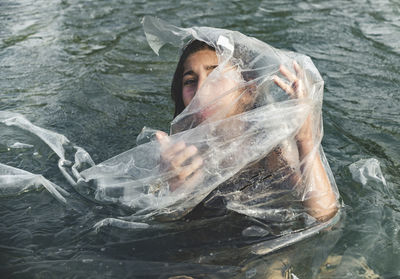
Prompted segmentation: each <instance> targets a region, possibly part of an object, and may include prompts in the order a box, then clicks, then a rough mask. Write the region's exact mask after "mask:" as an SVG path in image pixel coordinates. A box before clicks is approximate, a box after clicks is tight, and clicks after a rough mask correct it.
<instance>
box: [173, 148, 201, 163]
mask: <svg viewBox="0 0 400 279" xmlns="http://www.w3.org/2000/svg"><path fill="white" fill-rule="evenodd" d="M196 153H197V148H196V147H195V146H194V145H191V146H189V147H187V148H185V149H184V150H182V151H181V152H180V153H179V154H178V155H176V156H175V158H174V159H173V160H172V161H171V165H172V166H173V167H175V168H179V167H181V165H182V163H183V162H185V161H186V160H187V159H189V158H191V157H193V156H194V155H195V154H196Z"/></svg>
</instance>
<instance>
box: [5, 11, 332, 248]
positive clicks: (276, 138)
mask: <svg viewBox="0 0 400 279" xmlns="http://www.w3.org/2000/svg"><path fill="white" fill-rule="evenodd" d="M143 26H144V31H145V34H146V37H147V40H148V42H149V44H150V46H151V47H152V49H153V50H154V51H155V52H156V53H158V52H159V50H160V48H161V47H162V46H163V45H164V44H166V43H171V44H173V45H176V46H178V47H182V46H183V45H184V44H185V43H187V42H188V40H192V39H196V40H199V41H203V42H205V43H207V44H208V45H209V46H212V47H213V48H214V49H215V52H216V55H217V57H218V66H217V67H216V68H215V69H214V70H213V71H212V72H211V73H210V74H209V75H208V77H207V79H206V80H205V81H204V84H203V85H202V86H201V88H200V89H199V90H198V91H197V92H196V95H195V96H194V98H193V100H192V101H191V102H190V104H189V105H188V106H186V108H185V109H184V111H183V112H182V113H180V114H179V115H178V116H177V117H175V119H174V120H173V121H172V123H171V129H170V130H171V134H170V135H169V136H168V137H167V138H168V143H167V144H165V143H164V144H162V143H161V142H160V140H158V139H157V138H156V136H155V134H156V133H157V132H156V131H154V130H151V129H148V128H145V129H143V132H142V134H141V135H139V137H138V144H139V145H138V146H137V147H135V148H133V149H131V150H128V151H126V152H124V153H122V154H120V155H117V156H115V157H114V158H111V159H109V160H106V161H105V162H102V163H99V164H97V165H95V164H94V162H93V161H92V159H91V158H90V155H89V154H88V153H87V152H86V151H85V150H83V149H82V148H80V147H77V146H73V145H72V144H71V143H70V142H69V140H68V139H66V138H65V137H64V136H62V135H59V134H56V133H54V132H51V131H48V130H45V129H42V128H39V127H37V126H35V125H33V124H32V123H30V122H29V121H28V120H27V119H25V118H24V117H23V116H21V115H19V114H15V113H10V112H1V114H0V120H1V122H2V123H4V124H6V125H9V126H10V125H14V126H18V127H20V128H22V129H25V130H27V131H30V132H32V133H34V134H35V135H37V136H39V137H40V138H41V139H42V140H43V141H44V142H46V143H47V144H48V145H49V147H50V148H52V149H53V151H54V152H55V153H56V154H57V155H58V156H59V158H60V160H59V168H60V170H61V172H62V173H63V174H64V176H65V177H66V179H67V180H68V181H69V183H70V184H71V185H72V186H74V188H75V189H76V190H77V191H78V192H79V193H81V194H82V195H84V196H85V197H87V198H89V199H94V200H96V201H98V202H103V203H115V204H119V205H121V206H125V207H128V208H130V209H132V210H133V212H134V213H133V214H132V216H130V217H129V218H121V219H113V218H107V219H104V220H102V221H100V222H98V223H97V224H96V225H95V228H96V230H97V229H99V228H101V227H102V226H105V225H115V226H117V227H121V228H129V229H147V228H148V227H149V226H148V225H147V223H149V224H150V223H152V224H154V222H155V221H172V220H181V219H185V218H187V219H203V218H206V217H207V216H219V215H220V216H223V215H225V214H229V212H234V213H235V214H238V216H243V217H244V218H249V219H250V220H253V221H252V222H253V224H252V225H246V226H244V227H242V228H240V230H241V231H242V236H243V237H250V238H254V237H259V238H265V237H268V239H269V240H268V241H266V242H261V243H258V244H257V245H254V246H252V248H251V252H252V253H253V254H266V253H270V252H272V251H275V250H276V249H279V248H281V247H285V246H287V245H289V244H292V243H294V242H297V241H299V240H301V239H303V238H305V237H308V236H310V235H313V234H315V233H318V232H319V231H320V230H322V229H324V228H326V227H328V226H330V225H332V224H333V223H335V222H336V221H337V218H338V217H337V216H338V215H337V214H336V212H337V209H338V207H339V203H338V199H339V195H338V190H337V187H336V184H335V181H334V179H333V175H332V173H331V170H330V168H329V165H328V163H327V160H326V158H325V155H324V153H323V150H322V147H321V139H322V136H323V131H322V130H323V129H322V121H321V119H322V115H321V107H322V95H323V84H324V83H323V80H322V78H321V76H320V74H319V72H318V70H317V69H316V67H315V66H314V64H313V63H312V61H311V59H310V58H309V57H307V56H305V55H302V54H298V53H294V52H290V51H283V50H278V49H275V48H273V47H271V46H269V45H268V44H266V43H264V42H261V41H259V40H257V39H254V38H251V37H247V36H245V35H243V34H241V33H239V32H235V31H230V30H223V29H215V28H208V27H193V28H178V27H175V26H172V25H169V24H167V23H165V22H162V21H160V20H158V19H154V18H144V20H143ZM282 67H284V69H286V70H288V71H290V73H291V74H292V75H293V76H294V77H295V82H291V81H290V80H285V79H287V78H288V76H289V75H290V74H287V73H286V74H285V72H284V71H285V70H282V69H283V68H282ZM277 77H280V79H279V80H281V81H283V80H285V81H286V83H287V88H286V90H284V89H285V88H283V87H284V86H283V85H282V84H281V85H280V86H279V85H278V83H277ZM298 89H299V90H298ZM291 92H292V93H291ZM305 139H306V140H305ZM146 141H147V142H146ZM176 144H184V145H185V146H186V147H191V146H193V147H195V149H196V150H197V156H199V157H201V162H202V164H201V167H199V169H198V170H197V171H196V173H197V174H199V175H198V176H196V179H191V180H188V181H186V182H184V183H181V184H180V185H179V186H178V187H172V181H174V179H175V178H176V176H177V175H178V174H177V172H176V170H175V171H172V170H171V169H170V168H167V167H165V162H163V159H162V158H164V156H163V155H164V153H165V152H166V151H167V150H168V149H169V148H171V147H172V146H174V145H176ZM67 147H68V150H69V151H68V152H71V150H73V154H74V155H73V156H69V157H70V158H69V159H68V160H67V159H66V155H65V152H66V151H65V150H66V148H67ZM186 163H187V164H190V162H186ZM184 167H185V165H184V164H183V165H182V169H181V170H183V168H184ZM0 174H1V177H0V179H1V181H3V182H4V181H5V182H6V183H5V184H4V183H3V184H4V185H8V184H10V183H9V181H13V183H14V182H18V181H21V182H18V183H17V185H23V184H26V183H24V182H23V179H25V178H27V179H29V183H27V184H32V185H38V184H41V185H43V186H45V187H46V188H47V189H48V190H49V191H51V192H52V194H53V195H54V196H56V197H57V198H58V199H59V200H61V201H63V202H65V199H63V197H62V195H66V194H68V193H65V191H64V190H62V189H61V188H60V187H58V186H56V185H54V184H52V183H51V182H49V181H47V180H45V179H44V178H43V177H41V176H37V175H34V174H30V173H26V172H24V171H22V170H17V169H14V168H11V167H8V166H5V165H0ZM10 175H14V178H10ZM7 183H8V184H7ZM17 189H19V190H14V193H17V192H18V191H23V190H24V188H23V187H22V186H21V187H19V186H18V188H17ZM6 191H8V190H2V192H1V194H2V195H3V194H4V193H5V192H6ZM335 214H336V215H335ZM334 216H336V217H334ZM246 224H247V223H246Z"/></svg>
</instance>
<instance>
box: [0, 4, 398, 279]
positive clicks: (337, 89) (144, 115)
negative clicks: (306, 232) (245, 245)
mask: <svg viewBox="0 0 400 279" xmlns="http://www.w3.org/2000/svg"><path fill="white" fill-rule="evenodd" d="M399 14H400V3H399V2H398V1H362V0H356V1H344V0H343V1H339V0H335V1H303V2H300V3H299V2H298V1H289V0H286V1H261V0H260V1H202V2H195V3H193V2H192V1H168V2H165V1H128V0H126V1H123V0H120V1H116V0H111V1H105V0H104V1H82V0H64V1H40V0H39V1H30V0H19V1H7V0H1V2H0V96H1V98H0V110H8V111H13V112H18V113H21V114H23V115H25V116H26V117H27V118H28V119H29V120H31V121H32V122H33V123H34V124H35V125H38V126H41V127H44V128H46V129H49V130H52V131H56V132H58V133H60V134H63V135H65V136H67V137H68V138H69V139H70V140H72V141H73V142H74V143H75V144H76V145H79V146H81V147H83V148H84V149H85V150H87V151H88V152H89V153H90V154H91V155H92V158H93V159H94V161H95V162H96V163H99V162H101V161H103V160H105V159H108V158H110V157H112V156H114V155H116V154H119V153H121V152H123V151H125V150H127V149H130V148H132V147H134V146H135V139H136V136H137V135H138V133H139V132H140V130H141V129H142V127H143V126H144V125H145V126H150V127H152V128H155V129H161V130H165V131H167V130H168V127H169V122H170V121H171V119H172V113H173V104H172V102H171V101H170V98H169V85H170V81H171V77H172V73H173V71H174V67H175V63H176V61H177V58H178V54H179V53H178V51H177V50H176V49H174V48H172V47H166V48H164V49H163V50H162V51H161V56H160V57H157V56H156V55H155V54H154V53H153V52H152V51H151V49H150V48H149V46H148V44H147V42H146V40H145V36H144V34H143V31H142V28H141V24H140V21H141V19H142V17H143V16H144V15H153V16H158V17H161V18H163V19H164V20H166V21H169V22H170V23H172V24H175V25H178V26H182V27H190V26H194V25H197V26H199V25H204V26H212V27H220V28H226V29H233V30H238V31H240V32H242V33H244V34H246V35H249V36H254V37H256V38H258V39H260V40H262V41H265V42H268V43H269V44H271V45H273V46H275V47H278V48H284V49H289V50H294V51H297V52H301V53H304V54H307V55H309V56H310V57H311V58H312V59H313V61H314V63H315V65H316V66H317V68H318V69H319V71H320V73H321V75H322V77H323V78H324V80H325V95H324V107H323V116H324V128H325V130H324V132H325V137H324V140H323V146H324V150H325V152H326V155H327V158H328V160H329V163H330V165H331V167H332V170H333V173H334V175H335V178H336V181H337V184H338V187H339V191H340V193H341V195H342V198H343V202H344V204H345V208H344V215H343V218H342V221H341V222H340V224H339V226H338V228H335V229H334V230H333V231H332V232H328V233H325V234H322V235H321V236H318V237H319V238H318V237H316V238H315V239H311V240H309V241H305V242H303V243H300V244H299V245H298V246H297V247H292V248H290V249H292V251H291V250H290V249H288V251H284V252H283V254H279V253H278V254H277V255H273V256H268V257H267V258H257V259H254V260H253V261H251V262H250V263H246V265H245V266H246V268H244V269H240V268H238V265H234V264H231V265H230V264H229V263H228V262H226V264H225V265H224V264H222V263H221V262H219V261H218V260H217V259H216V260H215V263H216V264H214V265H210V264H207V265H204V264H202V263H201V262H200V263H199V262H197V263H195V262H190V261H186V262H183V260H182V259H190V256H191V251H183V252H182V256H176V255H175V256H174V257H175V261H174V260H173V259H171V257H170V258H169V259H170V260H169V261H167V262H165V258H166V257H168V251H175V252H177V254H179V253H180V251H179V250H180V249H182V248H181V247H180V244H182V246H183V247H187V246H188V245H189V244H190V239H186V238H182V237H180V236H179V235H175V236H170V238H169V240H170V242H169V243H165V241H164V240H165V239H163V238H162V237H159V238H157V237H154V236H155V235H157V233H158V232H157V231H155V232H153V237H148V236H146V235H143V234H141V233H140V232H132V231H129V230H118V229H112V228H110V229H105V230H101V231H99V232H95V231H94V230H93V225H94V224H95V223H96V222H97V221H98V220H100V219H102V218H105V217H112V216H114V217H115V216H121V215H126V214H129V212H126V211H125V209H121V208H118V207H116V206H111V205H110V206H106V205H100V204H95V203H93V202H92V201H88V200H86V199H85V198H83V197H82V196H80V195H79V194H77V193H76V192H74V190H73V189H71V187H70V186H69V185H68V183H67V182H66V181H65V179H64V178H63V176H62V175H61V174H60V172H59V170H58V168H57V156H55V154H54V153H53V152H52V151H51V150H50V149H49V148H48V147H47V146H45V145H44V144H43V143H42V142H41V141H40V140H39V139H38V138H36V137H34V136H32V135H30V134H28V133H27V132H24V131H21V130H17V129H11V128H6V127H5V126H1V129H2V130H1V131H0V134H1V137H0V162H1V163H3V164H7V165H10V166H14V167H17V168H20V169H24V170H27V171H29V172H33V173H41V174H43V175H44V176H45V177H46V178H48V179H50V180H51V181H53V182H55V183H57V184H58V185H60V186H61V187H63V188H65V189H67V190H68V191H69V192H71V193H72V199H73V200H74V202H75V204H74V206H71V207H68V206H67V207H65V206H64V205H62V204H60V203H59V202H58V201H56V200H55V199H54V198H53V197H52V196H51V195H50V194H49V193H48V192H47V191H45V190H41V191H33V192H27V193H24V194H21V195H18V196H8V197H2V198H1V199H0V216H1V217H0V219H1V222H0V262H1V264H2V265H1V267H0V271H1V273H2V274H5V275H8V276H11V275H12V276H13V277H16V278H32V277H36V278H51V277H57V278H58V277H59V276H64V277H78V278H81V277H88V276H89V277H104V278H107V277H113V278H115V277H130V278H152V276H153V277H154V278H168V276H169V275H171V276H172V275H179V274H181V275H182V274H187V275H188V274H189V275H190V274H192V275H193V274H195V275H197V277H196V276H194V277H196V278H232V277H233V276H238V278H246V277H247V278H257V277H256V276H257V275H259V274H260V273H258V274H257V272H260V271H259V269H255V268H254V266H260V262H263V261H265V262H267V261H270V262H273V261H274V260H276V261H279V260H282V259H283V258H284V257H286V255H288V254H289V255H290V254H294V253H297V254H298V255H300V256H297V257H296V261H293V262H292V265H293V266H292V271H293V273H294V274H296V276H298V277H299V278H309V276H310V274H312V276H317V275H316V274H317V273H318V271H316V270H317V269H318V268H317V265H316V264H313V263H312V261H313V258H312V257H311V259H310V257H306V256H305V255H306V254H307V251H309V252H308V253H315V254H316V255H317V254H318V253H317V250H316V249H317V248H318V247H316V246H318V245H324V247H325V249H323V253H321V254H322V255H323V257H325V258H327V257H328V256H329V258H328V260H329V261H330V263H331V265H324V266H323V267H322V269H323V270H325V273H323V274H322V275H319V276H320V277H319V278H374V277H367V275H368V274H377V275H379V276H380V277H381V278H398V277H400V267H399V264H398V263H399V262H400V225H399V224H400V188H399V186H400V183H399V181H400V144H399V140H400V117H399V110H400V94H399V93H400V40H398V38H400V17H399ZM16 142H21V143H25V144H30V145H32V146H25V147H24V148H13V147H12V145H13V144H14V143H16ZM369 158H375V159H377V160H378V161H379V163H380V166H381V169H382V173H383V176H384V177H385V179H386V181H387V185H386V186H385V185H384V184H382V183H380V182H379V181H374V180H368V181H367V183H365V184H361V183H360V182H357V181H355V180H354V179H353V177H352V173H351V172H350V169H349V165H351V164H353V163H355V162H358V161H359V160H361V159H369ZM73 208H75V209H76V208H79V209H80V210H79V211H76V210H75V209H73ZM223 230H224V227H223V226H222V225H221V224H219V223H216V224H215V227H214V228H213V229H212V231H215V232H218V231H223ZM196 232H197V231H196V230H195V229H194V231H193V234H196ZM182 239H184V242H185V241H186V246H185V243H180V242H181V241H182ZM174 240H175V242H174ZM310 247H311V248H310ZM199 249H200V250H201V249H203V250H204V251H203V250H202V251H203V253H204V254H205V255H206V254H207V253H208V252H207V246H204V247H200V248H199ZM307 249H310V250H307ZM232 251H234V250H232ZM232 251H230V252H229V253H232V254H228V255H227V256H226V257H227V258H230V257H232V258H234V257H235V255H234V252H232ZM197 252H198V250H197ZM197 252H196V253H197ZM193 253H194V252H193ZM303 254H304V261H303V262H302V255H303ZM325 254H326V255H325ZM328 254H329V255H328ZM207 256H208V257H210V256H211V257H213V255H209V254H207ZM172 258H173V257H172ZM306 258H307V260H305V259H306ZM314 260H315V258H314ZM340 260H341V261H340ZM208 262H210V261H208ZM60 274H61V275H60ZM160 274H161V275H160ZM163 276H164V277H163ZM371 276H375V275H371Z"/></svg>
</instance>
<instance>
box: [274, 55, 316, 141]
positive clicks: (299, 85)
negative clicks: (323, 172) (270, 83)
mask: <svg viewBox="0 0 400 279" xmlns="http://www.w3.org/2000/svg"><path fill="white" fill-rule="evenodd" d="M293 68H294V70H295V73H296V74H294V73H292V72H291V71H289V70H288V69H287V68H286V67H285V66H283V65H281V66H280V67H279V71H280V72H281V74H282V75H283V76H284V77H285V78H286V79H287V81H286V80H284V79H282V78H280V77H278V76H274V77H273V80H274V82H275V84H276V85H278V86H279V87H280V88H282V89H283V90H284V91H285V92H286V93H287V94H288V95H289V96H290V97H291V98H296V99H303V98H306V97H307V92H306V90H305V85H304V70H303V69H302V68H301V67H300V65H299V64H297V62H296V61H294V62H293ZM296 139H297V143H298V144H300V145H307V146H309V145H312V143H313V142H312V140H313V135H312V121H311V115H308V117H307V119H306V121H305V122H304V124H303V126H302V127H301V128H300V130H299V132H298V133H297V135H296Z"/></svg>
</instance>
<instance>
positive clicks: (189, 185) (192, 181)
mask: <svg viewBox="0 0 400 279" xmlns="http://www.w3.org/2000/svg"><path fill="white" fill-rule="evenodd" d="M202 179H203V171H202V170H201V169H198V170H197V171H195V172H194V173H193V174H192V175H191V176H190V177H189V178H188V179H186V182H185V188H186V189H187V190H189V191H191V190H193V188H194V187H195V186H196V184H197V183H199V182H200V181H201V180H202Z"/></svg>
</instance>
